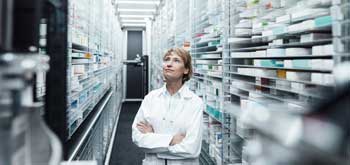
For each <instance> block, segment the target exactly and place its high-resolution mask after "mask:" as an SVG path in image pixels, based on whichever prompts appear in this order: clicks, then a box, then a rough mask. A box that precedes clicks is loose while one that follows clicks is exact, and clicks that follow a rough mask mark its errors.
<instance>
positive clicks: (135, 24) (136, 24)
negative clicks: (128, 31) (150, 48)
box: [123, 23, 146, 26]
mask: <svg viewBox="0 0 350 165" xmlns="http://www.w3.org/2000/svg"><path fill="white" fill-rule="evenodd" d="M123 26H146V24H139V23H125V24H123Z"/></svg>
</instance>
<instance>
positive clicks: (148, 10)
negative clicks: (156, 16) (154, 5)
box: [118, 9, 156, 12]
mask: <svg viewBox="0 0 350 165" xmlns="http://www.w3.org/2000/svg"><path fill="white" fill-rule="evenodd" d="M118 11H120V12H123V11H131V12H156V10H155V9H118Z"/></svg>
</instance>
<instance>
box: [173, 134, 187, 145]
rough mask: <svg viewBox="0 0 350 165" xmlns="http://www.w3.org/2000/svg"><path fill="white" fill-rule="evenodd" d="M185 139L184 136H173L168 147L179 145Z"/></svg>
mask: <svg viewBox="0 0 350 165" xmlns="http://www.w3.org/2000/svg"><path fill="white" fill-rule="evenodd" d="M185 137H186V134H183V133H178V134H176V135H174V136H173V139H171V142H170V145H171V146H173V145H175V144H179V143H181V142H182V140H183V139H184V138H185Z"/></svg>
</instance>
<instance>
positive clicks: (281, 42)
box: [272, 39, 283, 45]
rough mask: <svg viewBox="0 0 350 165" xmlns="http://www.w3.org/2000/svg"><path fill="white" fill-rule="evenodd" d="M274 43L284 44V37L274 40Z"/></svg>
mask: <svg viewBox="0 0 350 165" xmlns="http://www.w3.org/2000/svg"><path fill="white" fill-rule="evenodd" d="M272 45H283V39H277V40H273V41H272Z"/></svg>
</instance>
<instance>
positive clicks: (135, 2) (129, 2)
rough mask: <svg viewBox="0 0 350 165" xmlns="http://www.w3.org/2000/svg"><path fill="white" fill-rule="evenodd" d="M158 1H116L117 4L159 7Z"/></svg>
mask: <svg viewBox="0 0 350 165" xmlns="http://www.w3.org/2000/svg"><path fill="white" fill-rule="evenodd" d="M159 3H160V1H117V4H150V5H159Z"/></svg>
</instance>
